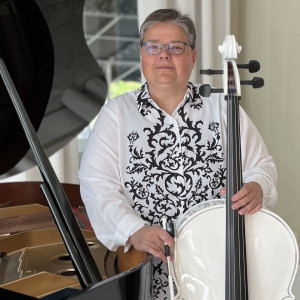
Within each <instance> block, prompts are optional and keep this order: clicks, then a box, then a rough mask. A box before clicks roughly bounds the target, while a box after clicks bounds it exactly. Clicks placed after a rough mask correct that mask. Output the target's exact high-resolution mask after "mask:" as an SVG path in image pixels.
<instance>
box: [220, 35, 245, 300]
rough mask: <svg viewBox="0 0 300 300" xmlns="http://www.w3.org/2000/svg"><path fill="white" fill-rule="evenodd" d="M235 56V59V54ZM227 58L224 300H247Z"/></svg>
mask: <svg viewBox="0 0 300 300" xmlns="http://www.w3.org/2000/svg"><path fill="white" fill-rule="evenodd" d="M232 37H233V36H231V39H228V40H227V42H228V43H229V49H234V48H235V47H236V49H237V50H238V46H237V43H236V42H235V39H234V37H233V38H232ZM225 41H226V40H225ZM227 46H228V45H226V47H227ZM227 49H228V47H227ZM227 54H228V53H227ZM234 54H235V55H233V56H236V54H237V53H234ZM228 55H229V56H230V57H225V59H224V62H223V64H224V73H223V77H224V78H223V80H224V82H223V83H224V94H225V100H226V101H227V149H226V173H227V176H226V274H225V299H226V300H248V282H247V259H246V241H245V240H246V239H245V223H244V216H242V215H239V212H238V210H233V209H232V200H231V199H232V196H233V195H234V194H236V193H237V192H238V191H239V190H240V189H241V187H242V184H243V182H242V162H241V140H240V124H239V100H240V98H241V93H240V79H239V74H238V69H237V65H236V63H235V60H234V58H236V57H232V53H229V54H228ZM223 56H224V53H223ZM225 81H226V82H225Z"/></svg>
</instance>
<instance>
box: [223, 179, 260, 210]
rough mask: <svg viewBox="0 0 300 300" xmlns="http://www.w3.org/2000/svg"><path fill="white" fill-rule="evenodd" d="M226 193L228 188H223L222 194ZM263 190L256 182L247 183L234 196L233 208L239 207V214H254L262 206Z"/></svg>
mask: <svg viewBox="0 0 300 300" xmlns="http://www.w3.org/2000/svg"><path fill="white" fill-rule="evenodd" d="M225 193H226V188H225V187H224V188H223V189H222V190H221V194H222V195H224V194H225ZM262 199H263V192H262V189H261V187H260V185H259V184H258V183H256V182H249V183H245V184H244V185H243V187H242V188H241V189H240V190H239V191H238V192H237V193H236V194H235V195H233V196H232V198H231V200H232V202H233V204H232V209H239V214H240V215H244V214H246V213H248V214H250V215H251V214H254V213H256V212H257V211H259V210H260V209H261V208H262Z"/></svg>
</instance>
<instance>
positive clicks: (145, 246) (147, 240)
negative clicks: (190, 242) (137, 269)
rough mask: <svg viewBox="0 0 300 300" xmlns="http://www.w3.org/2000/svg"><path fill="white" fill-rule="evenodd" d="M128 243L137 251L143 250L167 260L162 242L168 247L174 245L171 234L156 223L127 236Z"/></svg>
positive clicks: (164, 260)
mask: <svg viewBox="0 0 300 300" xmlns="http://www.w3.org/2000/svg"><path fill="white" fill-rule="evenodd" d="M128 241H129V243H131V244H132V245H133V247H134V248H135V249H136V250H138V251H144V252H147V253H149V254H152V255H153V256H155V257H158V258H160V259H161V260H162V261H163V262H164V263H166V262H167V259H166V256H165V253H164V244H165V243H166V244H167V245H168V246H169V247H170V248H172V247H173V246H174V240H173V238H172V236H171V235H170V234H169V233H168V232H167V231H166V230H164V229H163V228H162V227H160V226H158V225H153V226H145V227H143V228H141V229H140V230H138V231H137V232H136V233H135V234H134V235H132V236H131V237H130V238H129V240H128Z"/></svg>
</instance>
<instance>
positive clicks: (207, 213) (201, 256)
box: [175, 199, 299, 300]
mask: <svg viewBox="0 0 300 300" xmlns="http://www.w3.org/2000/svg"><path fill="white" fill-rule="evenodd" d="M225 210H226V209H225V204H224V200H220V199H217V200H210V201H207V202H205V203H201V204H198V205H196V206H195V207H193V208H191V209H190V210H189V211H187V212H186V213H185V214H184V215H183V217H182V218H181V219H180V220H179V222H178V223H177V225H176V227H177V228H176V232H177V241H176V254H175V257H176V262H175V263H176V266H177V276H178V280H179V282H180V290H181V297H182V299H186V300H194V299H203V300H204V299H205V300H223V299H225V244H226V241H225V234H226V233H225V230H224V229H225V219H226V218H225V214H226V212H225ZM245 228H246V247H247V273H248V297H249V300H257V299H263V300H283V299H295V297H294V296H293V293H292V285H293V282H294V279H295V276H296V273H297V267H298V260H299V252H298V246H297V241H296V238H295V236H294V234H293V232H292V231H291V229H290V228H289V226H288V225H287V224H286V223H285V222H284V220H282V219H281V218H280V217H279V216H278V215H276V214H274V213H272V212H271V211H269V210H266V209H261V210H260V211H259V212H257V213H255V214H253V215H246V216H245Z"/></svg>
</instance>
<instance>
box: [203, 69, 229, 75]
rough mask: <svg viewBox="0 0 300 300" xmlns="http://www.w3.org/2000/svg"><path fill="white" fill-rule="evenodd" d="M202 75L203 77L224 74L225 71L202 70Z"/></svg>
mask: <svg viewBox="0 0 300 300" xmlns="http://www.w3.org/2000/svg"><path fill="white" fill-rule="evenodd" d="M200 74H201V75H214V74H223V70H212V69H207V70H200Z"/></svg>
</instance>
